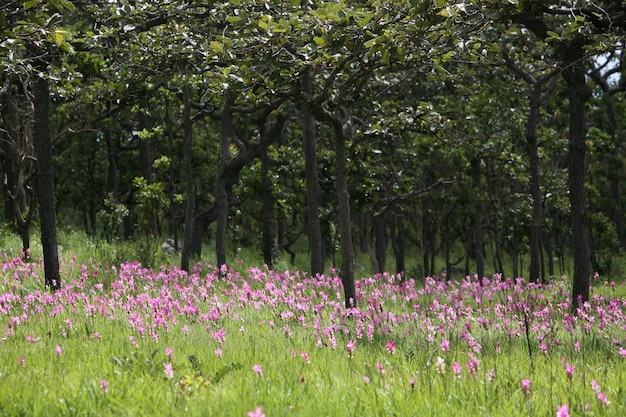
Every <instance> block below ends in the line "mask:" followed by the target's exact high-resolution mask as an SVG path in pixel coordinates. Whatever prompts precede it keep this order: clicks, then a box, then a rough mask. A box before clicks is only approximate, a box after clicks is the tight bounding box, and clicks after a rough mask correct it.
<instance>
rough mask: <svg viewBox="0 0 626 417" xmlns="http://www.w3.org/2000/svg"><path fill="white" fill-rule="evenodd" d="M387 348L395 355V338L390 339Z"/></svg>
mask: <svg viewBox="0 0 626 417" xmlns="http://www.w3.org/2000/svg"><path fill="white" fill-rule="evenodd" d="M387 350H388V351H389V353H391V354H392V355H393V353H394V352H395V351H396V341H395V340H390V341H388V342H387Z"/></svg>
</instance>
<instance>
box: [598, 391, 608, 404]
mask: <svg viewBox="0 0 626 417" xmlns="http://www.w3.org/2000/svg"><path fill="white" fill-rule="evenodd" d="M598 399H599V400H600V403H601V404H602V405H609V404H610V401H609V399H608V398H607V397H606V394H605V393H603V392H602V391H599V392H598Z"/></svg>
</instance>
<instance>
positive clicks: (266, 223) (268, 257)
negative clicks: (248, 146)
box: [261, 149, 274, 269]
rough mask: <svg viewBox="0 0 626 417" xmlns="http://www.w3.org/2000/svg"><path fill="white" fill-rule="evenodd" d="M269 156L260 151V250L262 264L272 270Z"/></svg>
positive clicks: (264, 151)
mask: <svg viewBox="0 0 626 417" xmlns="http://www.w3.org/2000/svg"><path fill="white" fill-rule="evenodd" d="M268 170H269V156H268V154H267V149H263V150H262V151H261V184H262V189H263V197H262V202H261V246H262V248H261V250H262V252H263V262H264V263H265V265H267V266H268V268H270V269H272V268H273V264H274V235H273V233H272V221H273V219H274V210H273V205H274V199H273V197H272V179H271V178H270V176H269V173H268Z"/></svg>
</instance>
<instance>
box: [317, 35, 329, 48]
mask: <svg viewBox="0 0 626 417" xmlns="http://www.w3.org/2000/svg"><path fill="white" fill-rule="evenodd" d="M313 41H314V42H315V43H316V44H317V45H319V46H327V45H328V43H327V42H326V39H324V38H322V37H319V36H313Z"/></svg>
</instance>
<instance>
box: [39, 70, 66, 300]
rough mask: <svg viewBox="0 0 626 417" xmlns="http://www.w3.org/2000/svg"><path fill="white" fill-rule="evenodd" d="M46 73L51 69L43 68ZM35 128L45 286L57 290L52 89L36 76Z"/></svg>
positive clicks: (59, 279)
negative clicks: (51, 125)
mask: <svg viewBox="0 0 626 417" xmlns="http://www.w3.org/2000/svg"><path fill="white" fill-rule="evenodd" d="M42 67H43V68H41V73H42V74H46V73H47V69H48V66H47V64H43V65H42ZM33 95H34V100H33V101H34V105H35V126H34V135H33V144H34V148H35V156H36V158H37V197H38V199H39V217H40V224H41V246H42V249H43V261H44V276H45V286H46V288H48V289H52V290H57V289H59V288H60V287H61V277H60V273H59V252H58V243H57V228H56V207H55V201H54V170H53V163H52V139H51V137H50V86H49V82H48V79H47V78H45V75H44V77H36V78H35V82H34V85H33Z"/></svg>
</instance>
